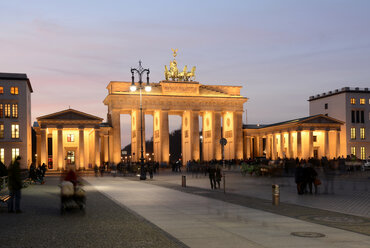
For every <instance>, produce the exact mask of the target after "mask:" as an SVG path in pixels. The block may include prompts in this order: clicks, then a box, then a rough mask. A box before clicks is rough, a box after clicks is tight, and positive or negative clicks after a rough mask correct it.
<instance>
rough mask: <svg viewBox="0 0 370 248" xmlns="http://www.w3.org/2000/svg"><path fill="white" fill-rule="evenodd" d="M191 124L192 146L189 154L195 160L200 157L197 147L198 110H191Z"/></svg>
mask: <svg viewBox="0 0 370 248" xmlns="http://www.w3.org/2000/svg"><path fill="white" fill-rule="evenodd" d="M191 126H192V146H191V154H192V159H194V160H195V161H197V160H199V159H200V149H199V112H198V111H192V117H191Z"/></svg>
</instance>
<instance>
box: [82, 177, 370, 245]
mask: <svg viewBox="0 0 370 248" xmlns="http://www.w3.org/2000/svg"><path fill="white" fill-rule="evenodd" d="M85 180H87V181H88V182H89V183H90V184H91V185H93V186H94V187H95V188H96V189H97V190H99V191H100V192H102V193H104V194H105V195H107V196H108V197H109V198H111V199H112V200H114V201H115V202H117V203H118V204H120V205H122V206H125V207H128V208H130V209H131V210H132V211H135V212H136V213H137V214H139V215H141V216H142V217H144V218H145V219H147V220H148V221H150V222H151V223H153V224H155V225H156V226H158V227H160V228H161V229H163V230H164V231H165V232H167V233H169V234H170V235H172V236H173V237H175V238H177V239H178V240H180V241H181V242H183V243H185V244H186V245H188V246H190V247H284V248H285V247H287V248H289V247H302V246H308V247H370V238H369V235H364V234H359V233H356V232H350V231H345V230H342V229H339V228H333V227H329V226H328V225H320V224H316V223H311V222H307V221H304V220H302V219H297V218H291V217H287V216H283V215H280V214H276V213H272V211H263V210H259V209H256V208H257V207H256V208H250V207H246V206H243V204H239V202H237V201H236V202H235V203H231V202H229V201H225V200H220V199H217V198H216V197H212V196H211V195H212V194H217V195H219V196H220V195H223V194H222V193H221V192H216V191H214V193H210V194H208V193H209V191H210V190H208V189H202V188H195V187H190V188H189V189H190V191H192V192H188V193H187V192H183V191H181V190H179V188H178V187H179V186H177V185H175V184H168V183H166V182H163V181H160V180H158V181H156V180H157V179H155V180H153V181H147V182H140V181H138V180H137V178H122V177H116V178H112V177H103V178H95V177H87V178H85ZM155 182H158V183H159V184H160V185H161V186H158V185H155ZM166 185H167V186H166ZM171 185H172V186H171ZM163 186H165V187H163ZM171 187H172V188H171ZM187 189H188V188H186V190H187ZM270 192H271V191H270ZM237 196H239V199H240V198H243V196H240V195H237ZM244 198H246V197H244ZM257 202H258V201H257ZM266 202H267V201H266V200H265V205H266ZM269 205H270V207H271V203H270V202H269ZM282 205H283V204H282ZM294 206H296V205H293V207H294ZM279 207H280V206H279ZM279 207H278V208H279ZM319 217H321V218H325V217H326V216H325V215H323V216H319ZM328 217H329V221H334V222H335V220H336V219H335V218H334V219H333V218H330V216H328ZM352 220H354V221H355V222H356V221H358V222H357V223H355V224H353V223H352V224H353V225H357V226H359V227H360V228H361V227H363V228H364V229H367V230H368V228H369V220H368V219H366V218H364V217H353V218H352ZM318 221H322V220H320V219H319V220H318ZM307 232H308V233H307ZM292 233H298V234H308V235H311V234H312V235H314V234H315V233H319V234H323V235H325V236H324V237H318V238H308V237H298V236H294V235H292ZM365 233H367V231H366V232H365Z"/></svg>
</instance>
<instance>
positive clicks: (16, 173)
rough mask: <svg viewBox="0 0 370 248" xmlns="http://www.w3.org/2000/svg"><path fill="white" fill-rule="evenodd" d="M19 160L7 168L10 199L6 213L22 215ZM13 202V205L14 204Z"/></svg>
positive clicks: (18, 158)
mask: <svg viewBox="0 0 370 248" xmlns="http://www.w3.org/2000/svg"><path fill="white" fill-rule="evenodd" d="M19 160H21V157H20V156H18V157H17V158H16V159H15V161H14V162H13V163H11V164H10V166H9V168H8V189H9V195H10V199H9V201H8V212H9V213H14V207H15V212H16V213H17V214H18V213H22V211H21V208H20V205H21V189H22V179H21V168H20V165H19ZM14 202H15V204H14Z"/></svg>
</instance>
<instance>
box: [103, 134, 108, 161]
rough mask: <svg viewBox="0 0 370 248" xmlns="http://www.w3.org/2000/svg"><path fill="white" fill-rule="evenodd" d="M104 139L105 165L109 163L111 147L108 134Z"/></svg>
mask: <svg viewBox="0 0 370 248" xmlns="http://www.w3.org/2000/svg"><path fill="white" fill-rule="evenodd" d="M103 139H104V142H103V143H104V152H103V153H104V163H107V162H109V154H108V153H109V149H108V146H109V144H108V134H104V136H103Z"/></svg>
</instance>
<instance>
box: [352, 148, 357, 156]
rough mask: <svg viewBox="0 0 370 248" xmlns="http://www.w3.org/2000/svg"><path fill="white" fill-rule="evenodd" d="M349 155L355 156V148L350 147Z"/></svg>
mask: <svg viewBox="0 0 370 248" xmlns="http://www.w3.org/2000/svg"><path fill="white" fill-rule="evenodd" d="M351 155H353V156H356V147H354V146H351Z"/></svg>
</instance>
